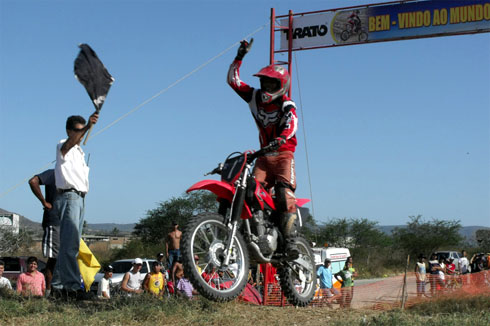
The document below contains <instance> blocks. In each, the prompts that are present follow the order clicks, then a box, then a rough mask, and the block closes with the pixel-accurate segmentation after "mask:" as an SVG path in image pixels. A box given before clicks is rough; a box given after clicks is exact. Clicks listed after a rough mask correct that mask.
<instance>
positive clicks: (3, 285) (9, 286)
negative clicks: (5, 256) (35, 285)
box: [0, 260, 12, 290]
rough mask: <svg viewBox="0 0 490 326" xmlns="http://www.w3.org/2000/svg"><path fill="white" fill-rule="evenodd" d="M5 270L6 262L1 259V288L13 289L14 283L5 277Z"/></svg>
mask: <svg viewBox="0 0 490 326" xmlns="http://www.w3.org/2000/svg"><path fill="white" fill-rule="evenodd" d="M4 271H5V262H4V261H3V260H0V288H6V289H9V290H12V284H10V281H9V279H8V278H6V277H3V272H4Z"/></svg>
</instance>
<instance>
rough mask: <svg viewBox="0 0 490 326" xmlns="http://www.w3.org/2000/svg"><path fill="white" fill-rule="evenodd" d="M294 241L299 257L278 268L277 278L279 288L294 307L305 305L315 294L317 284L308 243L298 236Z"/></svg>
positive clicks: (313, 260)
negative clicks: (279, 284)
mask: <svg viewBox="0 0 490 326" xmlns="http://www.w3.org/2000/svg"><path fill="white" fill-rule="evenodd" d="M295 242H296V243H297V245H298V249H299V252H300V255H299V258H298V259H295V260H293V261H292V262H289V263H288V264H289V265H283V266H281V267H280V268H279V269H278V272H279V279H280V283H281V289H282V291H283V292H284V295H285V296H286V298H287V299H288V301H289V302H290V303H291V304H292V305H294V306H296V307H305V306H307V305H308V304H309V303H310V302H311V300H313V296H314V295H315V290H316V285H317V284H316V268H315V258H314V256H313V251H312V250H311V248H310V245H309V244H308V242H307V241H306V240H305V239H304V238H302V237H298V238H296V239H295ZM301 262H303V263H301ZM304 264H307V265H309V268H306V267H305V266H304Z"/></svg>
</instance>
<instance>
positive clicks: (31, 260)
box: [27, 256, 37, 264]
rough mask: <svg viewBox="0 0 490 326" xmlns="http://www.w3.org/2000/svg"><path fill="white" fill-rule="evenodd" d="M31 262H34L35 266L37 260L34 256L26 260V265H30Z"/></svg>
mask: <svg viewBox="0 0 490 326" xmlns="http://www.w3.org/2000/svg"><path fill="white" fill-rule="evenodd" d="M32 262H36V264H37V258H36V257H34V256H31V257H29V258H27V264H30V263H32Z"/></svg>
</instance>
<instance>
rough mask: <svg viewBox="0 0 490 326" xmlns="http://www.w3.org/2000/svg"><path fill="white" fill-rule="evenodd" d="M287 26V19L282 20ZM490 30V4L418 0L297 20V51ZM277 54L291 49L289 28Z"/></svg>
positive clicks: (475, 0) (488, 0)
mask: <svg viewBox="0 0 490 326" xmlns="http://www.w3.org/2000/svg"><path fill="white" fill-rule="evenodd" d="M280 24H281V26H288V24H289V20H288V18H284V19H281V20H280ZM483 32H490V0H466V1H464V0H453V1H444V0H437V1H417V2H408V3H406V2H405V3H402V2H401V3H396V4H390V5H375V6H370V7H358V8H354V9H352V8H350V9H346V10H342V9H340V10H335V11H325V12H320V13H315V14H304V15H298V16H293V33H292V34H293V50H301V49H308V48H317V47H327V46H334V45H342V44H352V43H369V42H381V41H396V40H402V39H412V38H422V37H433V36H448V35H456V34H470V33H483ZM280 39H281V42H280V50H279V51H287V49H288V30H287V29H285V30H283V31H282V33H281V38H280Z"/></svg>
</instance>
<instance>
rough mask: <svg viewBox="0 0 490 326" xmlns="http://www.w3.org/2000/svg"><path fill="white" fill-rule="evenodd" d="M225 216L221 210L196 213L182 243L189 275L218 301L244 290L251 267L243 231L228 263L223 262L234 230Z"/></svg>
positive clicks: (185, 266) (185, 267)
mask: <svg viewBox="0 0 490 326" xmlns="http://www.w3.org/2000/svg"><path fill="white" fill-rule="evenodd" d="M223 220H224V218H223V216H222V215H220V214H217V213H204V214H199V215H196V216H194V217H192V218H191V219H190V220H189V221H188V223H187V225H186V226H185V228H184V230H183V232H182V245H181V250H182V260H183V263H184V271H185V275H186V276H187V277H188V278H189V280H190V281H191V283H192V285H193V286H194V288H195V289H196V290H197V291H198V292H199V293H200V294H201V295H202V296H204V297H205V298H207V299H209V300H213V301H218V302H225V301H230V300H233V299H234V298H236V297H237V296H238V295H239V294H240V293H241V292H242V291H243V289H244V288H245V286H246V284H247V278H248V270H249V260H248V251H247V246H246V244H245V241H244V240H243V237H242V235H241V234H240V233H237V234H236V235H235V237H234V240H233V245H232V253H231V258H230V262H229V264H228V266H227V267H224V266H223V260H224V257H225V251H226V250H225V247H226V243H227V241H228V239H229V236H230V233H231V230H230V229H229V228H228V227H227V226H226V225H225V224H224V222H223ZM195 255H197V256H198V257H199V263H198V264H196V263H195V260H194V256H195Z"/></svg>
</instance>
